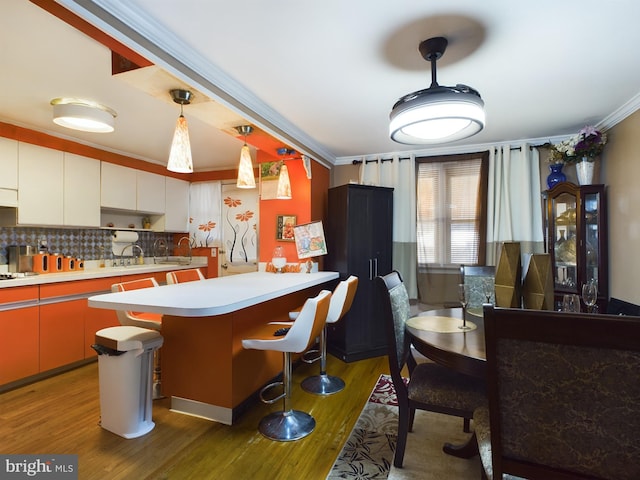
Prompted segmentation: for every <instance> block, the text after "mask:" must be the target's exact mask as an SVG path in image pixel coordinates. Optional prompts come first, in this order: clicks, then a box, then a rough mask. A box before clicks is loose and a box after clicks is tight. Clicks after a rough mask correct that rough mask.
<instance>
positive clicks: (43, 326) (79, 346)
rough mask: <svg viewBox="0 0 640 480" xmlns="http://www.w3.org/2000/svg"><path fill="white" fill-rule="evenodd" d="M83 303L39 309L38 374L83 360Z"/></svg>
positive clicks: (75, 302)
mask: <svg viewBox="0 0 640 480" xmlns="http://www.w3.org/2000/svg"><path fill="white" fill-rule="evenodd" d="M86 303H87V300H86V299H82V300H71V301H67V302H61V303H52V304H49V305H40V371H41V372H45V371H47V370H51V369H53V368H56V367H61V366H63V365H67V364H69V363H73V362H77V361H79V360H83V359H84V315H83V311H84V307H85V306H86Z"/></svg>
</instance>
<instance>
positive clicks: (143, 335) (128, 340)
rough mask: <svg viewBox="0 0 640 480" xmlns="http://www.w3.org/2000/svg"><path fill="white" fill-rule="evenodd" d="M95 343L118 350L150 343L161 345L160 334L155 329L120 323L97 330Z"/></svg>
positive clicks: (136, 347)
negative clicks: (120, 324) (116, 325)
mask: <svg viewBox="0 0 640 480" xmlns="http://www.w3.org/2000/svg"><path fill="white" fill-rule="evenodd" d="M95 343H97V344H99V345H104V346H105V347H109V348H112V349H114V350H118V351H120V352H128V351H130V350H137V349H140V348H145V347H148V346H152V345H153V346H158V347H159V346H160V345H162V335H160V333H159V332H158V331H156V330H149V329H148V328H142V327H134V326H129V325H122V326H118V327H109V328H103V329H102V330H98V331H97V332H96V342H95Z"/></svg>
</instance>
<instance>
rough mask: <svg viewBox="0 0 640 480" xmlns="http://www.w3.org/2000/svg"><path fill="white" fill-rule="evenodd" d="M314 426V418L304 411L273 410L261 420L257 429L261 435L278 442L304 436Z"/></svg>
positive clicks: (311, 430)
mask: <svg viewBox="0 0 640 480" xmlns="http://www.w3.org/2000/svg"><path fill="white" fill-rule="evenodd" d="M315 427H316V421H315V419H314V418H313V417H312V416H311V415H309V414H308V413H306V412H301V411H300V410H289V411H287V412H284V411H280V412H273V413H271V414H269V415H267V416H266V417H264V418H263V419H262V420H260V425H259V426H258V430H259V431H260V433H261V434H262V435H264V436H265V437H267V438H269V439H271V440H277V441H279V442H290V441H293V440H299V439H301V438H303V437H306V436H307V435H309V434H310V433H311V432H313V430H314V428H315Z"/></svg>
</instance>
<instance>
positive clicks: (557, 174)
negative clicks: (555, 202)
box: [547, 163, 567, 189]
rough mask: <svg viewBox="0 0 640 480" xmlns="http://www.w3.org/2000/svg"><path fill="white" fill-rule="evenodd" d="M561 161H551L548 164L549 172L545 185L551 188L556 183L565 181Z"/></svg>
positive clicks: (565, 177)
mask: <svg viewBox="0 0 640 480" xmlns="http://www.w3.org/2000/svg"><path fill="white" fill-rule="evenodd" d="M563 166H564V164H563V163H552V164H551V165H549V170H551V173H550V174H549V176H548V177H547V187H549V188H550V189H551V188H553V187H554V186H555V185H556V184H557V183H562V182H566V181H567V176H566V175H565V174H564V173H562V167H563Z"/></svg>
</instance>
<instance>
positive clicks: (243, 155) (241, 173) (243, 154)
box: [236, 143, 256, 188]
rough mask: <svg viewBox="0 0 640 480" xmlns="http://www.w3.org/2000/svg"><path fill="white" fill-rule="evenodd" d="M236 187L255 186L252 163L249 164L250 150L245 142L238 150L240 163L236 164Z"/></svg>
mask: <svg viewBox="0 0 640 480" xmlns="http://www.w3.org/2000/svg"><path fill="white" fill-rule="evenodd" d="M236 186H237V187H238V188H256V178H255V177H254V175H253V165H252V164H251V152H250V151H249V146H248V145H247V144H246V143H245V144H244V145H243V147H242V150H240V163H239V165H238V180H237V181H236Z"/></svg>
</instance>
